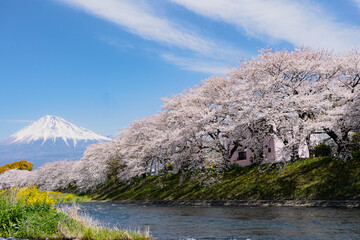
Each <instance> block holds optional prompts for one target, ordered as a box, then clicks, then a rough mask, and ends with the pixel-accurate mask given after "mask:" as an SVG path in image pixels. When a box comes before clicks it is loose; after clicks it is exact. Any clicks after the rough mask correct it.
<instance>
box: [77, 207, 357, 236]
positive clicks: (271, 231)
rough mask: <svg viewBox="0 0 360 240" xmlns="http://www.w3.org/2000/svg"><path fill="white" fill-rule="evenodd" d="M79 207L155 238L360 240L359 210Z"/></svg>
mask: <svg viewBox="0 0 360 240" xmlns="http://www.w3.org/2000/svg"><path fill="white" fill-rule="evenodd" d="M79 205H80V207H81V212H82V213H86V214H87V215H88V216H91V217H92V218H93V219H96V220H98V221H100V222H101V223H103V224H105V225H107V226H117V227H119V228H120V229H140V230H144V229H145V228H150V234H151V235H152V236H153V237H155V239H169V240H170V239H360V209H336V208H304V207H299V208H297V207H191V206H179V207H176V206H170V207H167V206H156V205H137V204H118V203H111V202H105V203H95V202H94V203H81V204H79Z"/></svg>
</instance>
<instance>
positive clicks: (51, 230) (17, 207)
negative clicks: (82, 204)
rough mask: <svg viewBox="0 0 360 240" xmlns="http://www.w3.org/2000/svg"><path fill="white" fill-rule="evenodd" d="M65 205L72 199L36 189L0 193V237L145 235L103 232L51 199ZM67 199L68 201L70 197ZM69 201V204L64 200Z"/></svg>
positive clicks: (97, 239)
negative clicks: (54, 196) (53, 196)
mask: <svg viewBox="0 0 360 240" xmlns="http://www.w3.org/2000/svg"><path fill="white" fill-rule="evenodd" d="M51 195H56V197H58V198H57V199H58V200H59V199H62V200H63V201H61V202H68V200H69V199H70V198H71V199H73V200H76V198H75V197H74V196H73V195H71V194H70V195H67V196H65V194H60V193H57V192H51V193H48V192H42V191H40V190H39V189H38V188H36V187H35V186H32V187H27V188H10V189H5V190H1V191H0V237H14V238H23V239H84V240H120V239H127V240H130V239H131V240H132V239H133V240H137V239H138V240H140V239H150V237H149V235H148V233H141V232H130V231H122V230H119V229H116V228H106V227H103V226H101V225H99V224H98V223H96V222H94V221H93V220H92V219H91V218H88V217H86V216H79V215H78V210H79V208H78V207H77V205H76V204H75V205H72V207H64V208H61V209H58V208H56V207H55V201H54V198H52V197H51ZM69 196H70V197H69ZM66 199H68V200H66Z"/></svg>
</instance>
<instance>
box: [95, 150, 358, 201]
mask: <svg viewBox="0 0 360 240" xmlns="http://www.w3.org/2000/svg"><path fill="white" fill-rule="evenodd" d="M92 197H93V199H97V200H359V199H360V157H359V155H357V156H354V158H353V159H351V160H348V161H346V162H344V161H343V160H335V159H334V158H333V157H324V158H310V159H304V160H298V161H296V162H292V163H288V164H286V165H284V164H277V165H275V164H273V165H269V164H264V165H260V166H249V167H239V166H238V167H233V168H232V169H230V170H229V171H226V172H223V173H217V172H216V171H215V170H213V169H209V170H208V171H206V172H202V171H198V172H188V173H179V174H166V175H159V176H149V177H146V178H138V179H135V180H133V181H132V182H130V183H128V184H124V183H121V182H117V181H108V183H107V184H105V185H104V186H102V187H100V188H98V189H97V190H96V191H95V192H93V193H92Z"/></svg>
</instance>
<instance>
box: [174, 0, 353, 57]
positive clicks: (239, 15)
mask: <svg viewBox="0 0 360 240" xmlns="http://www.w3.org/2000/svg"><path fill="white" fill-rule="evenodd" d="M170 1H172V2H175V3H177V4H180V5H182V6H184V7H186V8H187V9H189V10H191V11H194V12H196V13H197V14H200V15H203V16H206V17H209V18H212V19H217V20H221V21H224V22H227V23H230V24H233V25H235V26H237V27H239V28H241V29H242V30H245V32H246V33H247V35H249V36H252V37H256V38H262V39H264V38H271V39H273V40H284V41H287V42H290V43H292V44H293V45H296V46H298V45H300V44H304V45H307V46H312V47H315V48H318V47H321V48H330V49H335V50H345V49H349V48H352V47H355V46H356V45H357V44H359V42H360V28H359V27H358V26H350V25H346V24H343V23H340V22H337V21H335V20H334V19H333V18H331V17H330V16H329V14H328V13H326V12H324V11H323V10H322V9H321V7H320V6H314V5H313V1H312V2H311V1H294V0H237V1H234V0H221V1H218V0H196V1H194V0H170ZM354 1H356V2H360V0H354Z"/></svg>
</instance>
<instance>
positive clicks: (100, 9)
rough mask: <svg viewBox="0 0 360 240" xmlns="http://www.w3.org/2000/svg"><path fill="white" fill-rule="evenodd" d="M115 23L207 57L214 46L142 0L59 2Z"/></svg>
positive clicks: (77, 0)
mask: <svg viewBox="0 0 360 240" xmlns="http://www.w3.org/2000/svg"><path fill="white" fill-rule="evenodd" d="M59 1H61V2H65V3H68V4H70V5H71V6H74V7H77V8H80V9H82V10H85V11H86V12H88V13H90V14H92V15H95V16H97V17H100V18H102V19H105V20H107V21H110V22H112V23H115V24H117V25H118V26H121V27H123V28H125V29H126V30H128V31H129V32H131V33H133V34H136V35H139V36H140V37H142V38H145V39H148V40H153V41H156V42H160V43H163V44H167V45H170V46H176V47H179V48H183V49H189V50H192V51H195V52H199V53H202V54H208V53H209V52H211V51H212V49H213V48H214V47H215V44H214V43H213V42H212V41H210V40H207V39H205V38H203V37H200V36H198V35H197V34H196V33H194V32H191V31H188V30H186V29H183V28H182V27H181V26H179V25H177V24H175V23H174V22H171V21H169V20H168V19H166V18H163V17H161V16H157V15H156V14H155V13H154V12H153V10H152V9H151V8H150V7H149V6H148V5H147V4H146V3H145V2H143V1H131V0H101V1H99V0H59Z"/></svg>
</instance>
